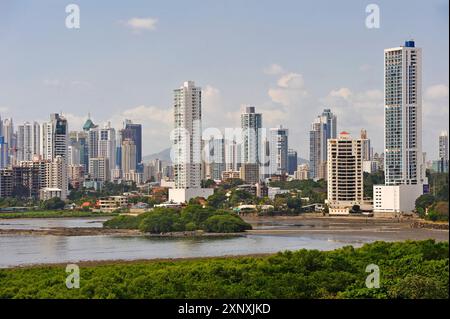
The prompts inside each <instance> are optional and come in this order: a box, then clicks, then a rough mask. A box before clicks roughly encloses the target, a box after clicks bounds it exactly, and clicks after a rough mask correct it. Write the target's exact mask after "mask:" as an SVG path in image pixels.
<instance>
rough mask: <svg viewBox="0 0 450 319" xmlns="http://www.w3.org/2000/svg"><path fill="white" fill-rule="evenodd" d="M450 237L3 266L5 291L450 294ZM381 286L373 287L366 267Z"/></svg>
mask: <svg viewBox="0 0 450 319" xmlns="http://www.w3.org/2000/svg"><path fill="white" fill-rule="evenodd" d="M448 249H449V247H448V242H441V243H436V242H434V241H433V240H427V241H420V242H397V243H386V242H375V243H372V244H367V245H364V246H363V247H362V248H358V249H354V248H352V247H351V246H348V247H344V248H342V249H338V250H335V251H329V252H320V251H317V250H299V251H296V252H283V253H278V254H275V255H272V256H267V257H232V258H204V259H194V260H178V261H147V262H142V261H140V262H130V263H122V264H121V263H116V264H105V265H95V266H83V265H81V266H80V288H79V289H67V288H66V286H65V279H66V276H67V274H66V272H65V266H61V265H58V266H41V267H33V268H17V269H1V270H0V298H448V296H449V294H448V289H449V285H448V284H449V272H448V270H449V269H448V264H449V258H448V255H449V250H448ZM369 264H376V265H378V266H379V269H380V288H371V289H369V288H366V285H365V281H366V277H367V276H368V275H369V273H366V272H365V269H366V266H367V265H369Z"/></svg>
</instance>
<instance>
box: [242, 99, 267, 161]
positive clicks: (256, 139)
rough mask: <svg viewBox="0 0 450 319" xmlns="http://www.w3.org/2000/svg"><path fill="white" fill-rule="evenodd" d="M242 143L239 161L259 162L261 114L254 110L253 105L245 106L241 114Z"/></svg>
mask: <svg viewBox="0 0 450 319" xmlns="http://www.w3.org/2000/svg"><path fill="white" fill-rule="evenodd" d="M241 128H242V145H241V157H242V159H241V162H242V164H244V163H252V164H260V158H259V157H260V151H261V149H260V146H261V136H260V129H261V128H262V115H261V113H256V112H255V107H254V106H247V107H246V108H245V112H244V113H242V114H241Z"/></svg>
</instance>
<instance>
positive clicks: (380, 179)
mask: <svg viewBox="0 0 450 319" xmlns="http://www.w3.org/2000/svg"><path fill="white" fill-rule="evenodd" d="M383 184H384V171H377V172H375V173H373V174H369V173H367V172H364V176H363V185H364V189H363V193H364V195H363V196H364V198H373V185H383Z"/></svg>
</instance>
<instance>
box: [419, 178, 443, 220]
mask: <svg viewBox="0 0 450 319" xmlns="http://www.w3.org/2000/svg"><path fill="white" fill-rule="evenodd" d="M427 177H428V182H429V185H430V193H429V194H424V195H422V196H420V197H419V198H417V199H416V211H417V213H418V214H419V216H420V217H421V218H424V219H427V220H432V221H448V213H449V212H448V196H449V193H448V173H431V172H429V171H427Z"/></svg>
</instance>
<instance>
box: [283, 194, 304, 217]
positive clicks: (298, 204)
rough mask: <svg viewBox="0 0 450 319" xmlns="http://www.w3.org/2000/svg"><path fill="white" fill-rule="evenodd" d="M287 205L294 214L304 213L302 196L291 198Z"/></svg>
mask: <svg viewBox="0 0 450 319" xmlns="http://www.w3.org/2000/svg"><path fill="white" fill-rule="evenodd" d="M286 204H287V207H288V208H289V209H290V210H291V212H292V213H296V214H300V213H301V212H302V200H301V198H300V196H295V197H289V198H288V199H287V203H286Z"/></svg>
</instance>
